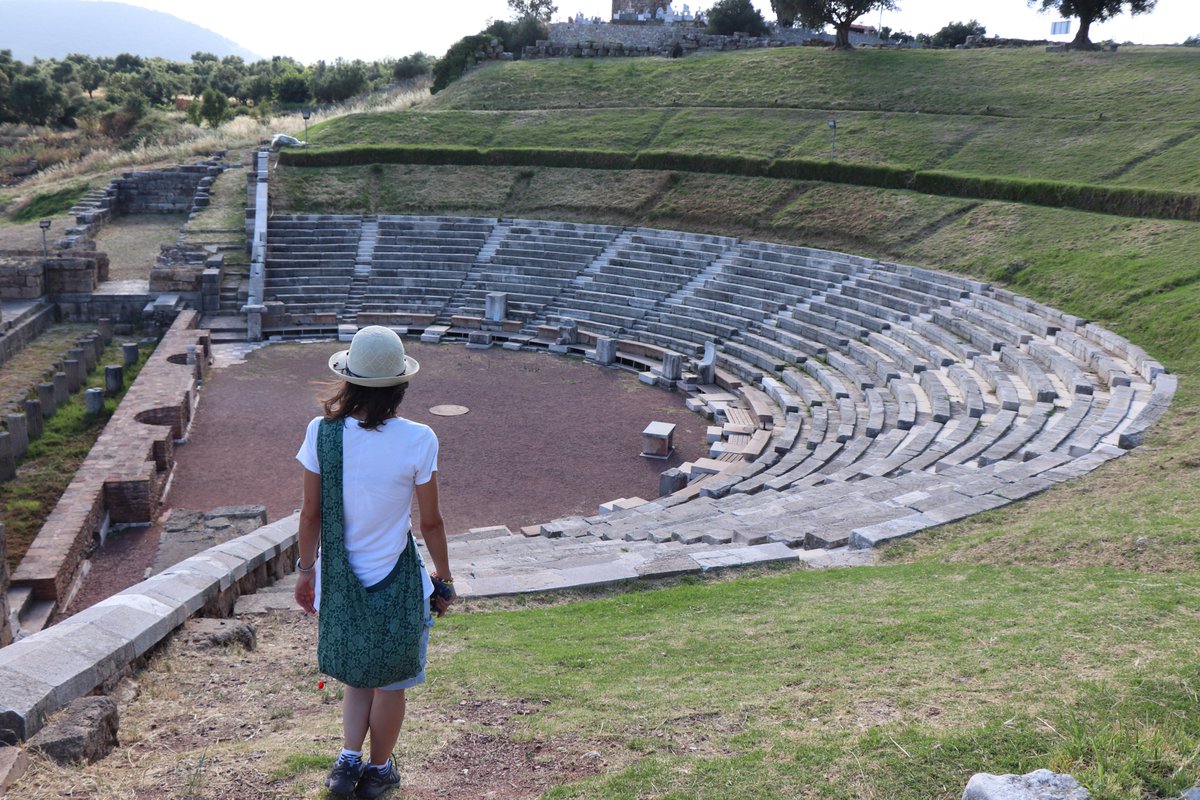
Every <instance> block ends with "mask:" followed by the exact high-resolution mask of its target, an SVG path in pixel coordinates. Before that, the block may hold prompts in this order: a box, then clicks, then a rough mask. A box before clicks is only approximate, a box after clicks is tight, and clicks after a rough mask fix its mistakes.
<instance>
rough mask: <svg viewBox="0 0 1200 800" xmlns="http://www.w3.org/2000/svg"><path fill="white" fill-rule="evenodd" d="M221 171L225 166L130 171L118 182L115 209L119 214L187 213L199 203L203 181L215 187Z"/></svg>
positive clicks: (200, 165)
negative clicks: (214, 180) (198, 194)
mask: <svg viewBox="0 0 1200 800" xmlns="http://www.w3.org/2000/svg"><path fill="white" fill-rule="evenodd" d="M220 173H221V167H219V166H210V165H208V164H188V165H184V166H180V167H175V168H173V169H156V170H145V171H139V172H126V173H125V174H124V175H122V176H121V177H120V178H118V179H117V180H116V181H114V183H115V187H116V204H115V210H116V212H117V213H118V214H186V213H188V212H189V211H191V210H192V208H193V206H194V205H195V200H196V192H197V189H198V188H199V187H200V185H201V182H202V181H205V182H206V185H208V186H211V185H212V181H213V179H214V178H215V177H216V176H217V175H219V174H220ZM205 179H207V180H205Z"/></svg>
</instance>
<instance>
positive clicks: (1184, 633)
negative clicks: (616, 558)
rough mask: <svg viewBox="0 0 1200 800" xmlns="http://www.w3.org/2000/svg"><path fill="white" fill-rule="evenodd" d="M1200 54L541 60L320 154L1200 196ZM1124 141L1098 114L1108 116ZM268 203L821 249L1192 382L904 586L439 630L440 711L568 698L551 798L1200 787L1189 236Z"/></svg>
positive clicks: (689, 600) (825, 195) (772, 186)
mask: <svg viewBox="0 0 1200 800" xmlns="http://www.w3.org/2000/svg"><path fill="white" fill-rule="evenodd" d="M1197 59H1200V51H1184V50H1181V49H1173V50H1165V49H1154V48H1135V49H1132V50H1122V52H1120V53H1118V54H1115V55H1114V54H1096V55H1080V54H1073V55H1070V56H1067V57H1062V56H1051V55H1046V54H1044V53H1037V52H1034V51H968V52H942V53H938V52H925V53H890V52H878V53H877V52H859V53H852V54H838V53H830V52H825V51H814V50H808V49H791V50H784V51H761V52H750V53H735V54H722V55H714V56H703V57H690V58H687V59H681V60H678V61H666V60H657V59H639V60H637V61H636V63H635V62H633V61H629V60H612V61H592V62H583V61H573V60H565V61H549V62H522V63H516V64H506V65H503V66H489V67H486V68H483V69H479V70H476V71H475V72H473V73H472V74H471V75H470V76H468V77H467V78H466V79H464V80H463V81H460V82H458V83H457V84H455V85H454V86H452V87H451V88H450V89H448V90H447V91H446V92H444V93H442V94H439V95H438V96H437V97H436V98H434V100H433V101H432V102H431V103H430V104H428V105H426V106H425V107H424V108H423V109H421V110H420V111H419V112H413V113H412V114H405V115H394V116H379V117H361V118H351V119H348V120H346V121H345V122H344V123H341V124H339V125H330V126H327V127H324V128H322V129H321V131H320V132H319V136H317V137H314V139H316V141H318V142H319V143H322V144H339V143H381V142H413V143H425V144H438V145H450V144H464V145H466V144H469V145H474V146H487V147H502V146H528V145H537V146H541V147H567V148H597V149H611V150H624V151H629V152H635V151H636V152H642V151H647V150H669V151H674V152H683V153H697V154H718V155H722V154H733V155H748V156H759V157H763V158H783V157H821V156H823V155H824V153H825V152H827V150H826V148H827V147H828V138H827V137H828V129H827V128H825V127H823V125H824V120H826V119H827V118H828V116H829V115H830V112H831V111H832V112H834V113H836V116H837V118H838V120H839V151H840V157H841V158H843V159H845V160H848V161H852V162H861V163H868V164H895V165H900V166H905V167H909V168H916V169H946V170H954V171H958V172H968V173H978V174H981V175H1002V176H1015V177H1023V178H1039V179H1067V180H1073V181H1091V182H1097V183H1111V184H1121V185H1127V186H1148V187H1152V188H1171V187H1176V188H1195V187H1196V185H1197V182H1198V180H1197V175H1200V136H1198V135H1197V132H1198V131H1200V128H1198V127H1197V123H1196V120H1195V119H1194V109H1195V108H1196V107H1200V104H1198V103H1197V100H1198V99H1200V82H1198V80H1197V78H1198V77H1200V71H1198V70H1197V69H1196V67H1197V66H1198V65H1200V60H1197ZM1101 115H1103V118H1101ZM274 198H275V200H276V203H277V204H278V205H277V207H283V208H286V209H287V210H288V211H292V212H302V211H342V212H355V211H369V213H388V212H398V213H424V212H429V211H446V210H450V209H469V210H470V211H471V213H479V214H485V215H488V216H504V217H521V216H529V217H535V218H539V217H540V218H547V219H564V220H581V221H592V222H607V223H612V224H618V225H649V226H659V227H669V228H675V229H680V230H692V231H699V232H708V233H724V234H730V235H736V236H743V237H747V238H753V239H759V240H766V241H779V242H785V243H792V244H804V245H812V246H817V247H827V248H831V249H836V250H844V251H849V252H853V253H858V254H863V255H869V256H875V257H880V258H886V259H890V260H897V261H902V262H905V263H913V264H918V265H922V266H928V267H933V268H937V269H943V270H948V271H951V272H956V273H959V274H964V275H971V276H974V277H977V278H980V279H983V280H988V281H992V282H995V283H997V284H1000V285H1004V286H1008V287H1010V288H1012V289H1013V290H1014V291H1017V292H1019V293H1021V294H1025V295H1028V296H1030V297H1033V298H1035V299H1037V300H1039V301H1042V302H1045V303H1048V304H1050V305H1053V306H1056V307H1058V308H1061V309H1063V310H1066V311H1068V312H1071V313H1075V314H1078V315H1081V316H1084V317H1086V318H1089V319H1092V320H1095V321H1097V322H1098V323H1099V324H1102V325H1104V326H1106V327H1108V328H1110V329H1113V330H1115V331H1117V332H1119V333H1121V334H1122V335H1125V336H1127V337H1129V338H1130V339H1131V340H1132V341H1134V342H1135V343H1137V344H1139V345H1141V346H1143V347H1144V348H1146V349H1147V350H1148V351H1149V352H1150V353H1151V355H1153V356H1154V357H1156V358H1159V359H1161V360H1162V361H1163V362H1164V363H1165V364H1166V365H1167V366H1168V367H1169V368H1170V369H1171V370H1172V371H1174V372H1176V373H1177V374H1178V375H1179V376H1180V379H1181V384H1180V392H1179V394H1178V395H1177V397H1176V399H1175V401H1174V403H1173V405H1172V409H1171V411H1170V412H1169V413H1168V414H1167V416H1166V417H1165V418H1164V420H1163V422H1162V423H1161V424H1160V425H1159V426H1158V427H1157V429H1156V430H1155V431H1154V433H1153V436H1152V437H1151V440H1150V441H1149V443H1148V445H1147V446H1146V447H1143V448H1140V449H1139V450H1137V451H1135V452H1133V453H1131V454H1130V455H1128V456H1126V457H1125V458H1122V459H1119V460H1117V461H1115V462H1112V463H1109V464H1107V465H1106V466H1104V467H1103V468H1101V469H1100V470H1097V471H1096V472H1094V473H1092V474H1090V475H1089V476H1087V477H1086V478H1084V479H1081V480H1077V481H1071V482H1068V483H1067V484H1064V485H1060V486H1057V487H1055V488H1054V489H1053V490H1051V491H1048V492H1046V493H1045V494H1043V495H1040V496H1038V497H1035V498H1032V499H1030V500H1028V501H1025V502H1022V503H1019V504H1015V505H1012V506H1008V507H1005V508H1003V509H999V510H996V511H992V512H989V513H986V514H982V515H978V516H976V517H973V518H971V519H968V520H965V521H963V522H960V523H957V524H954V525H949V526H943V527H941V528H937V529H934V530H932V531H927V532H925V533H923V534H922V535H921V536H918V537H915V538H914V539H912V540H909V541H908V542H905V543H903V544H900V545H897V546H893V547H890V548H888V549H886V550H885V551H883V553H882V556H883V559H884V566H881V567H877V568H867V569H855V570H843V571H840V572H835V573H820V574H814V573H805V572H796V573H788V574H782V575H765V576H761V577H754V578H745V577H742V578H739V579H737V580H730V581H728V582H708V581H704V580H700V581H683V582H681V583H680V584H679V585H676V586H673V587H671V588H658V589H650V588H647V587H640V588H641V589H642V590H633V591H630V592H629V593H626V594H620V595H616V596H611V597H608V598H606V599H590V600H582V601H572V602H567V601H560V602H557V603H555V604H551V605H549V606H542V605H541V604H540V603H539V601H538V600H536V599H529V600H521V601H513V602H514V603H515V604H516V605H518V606H521V605H523V606H525V607H524V608H523V610H520V611H505V612H498V611H497V612H488V613H473V614H461V615H454V616H451V617H450V618H448V619H447V620H444V621H443V622H442V623H440V627H439V629H438V631H437V635H436V637H435V651H436V652H435V654H434V664H435V665H437V666H436V667H435V669H434V671H433V672H432V673H431V683H430V686H429V687H428V690H427V691H428V699H427V702H430V703H432V704H434V705H435V706H437V707H439V708H442V709H444V710H445V714H446V715H448V716H449V717H451V718H452V717H453V716H454V715H455V714H456V713H457V712H456V711H455V709H456V708H457V704H458V703H459V702H460V700H461V699H462V698H463V697H464V696H465V697H475V698H494V699H498V700H516V699H525V700H529V701H535V702H540V701H546V705H545V707H544V710H543V711H542V712H540V713H538V714H535V715H532V716H523V717H518V718H515V719H514V720H513V721H511V722H509V723H508V724H507V726H506V727H505V728H504V731H503V732H504V735H506V736H508V737H510V738H512V739H515V740H517V741H535V740H537V741H545V742H547V743H548V744H549V745H551V746H555V745H559V746H564V747H567V748H568V749H571V748H575V747H578V748H579V750H580V752H583V751H586V750H590V749H594V750H597V751H598V752H600V753H602V755H603V758H604V761H605V763H606V764H607V767H606V768H605V769H604V770H603V771H602V773H601V774H599V775H595V776H593V777H590V778H586V779H582V780H578V781H574V782H570V783H568V784H566V785H563V786H559V787H556V788H554V789H552V790H550V791H549V792H548V793H547V794H546V795H545V796H546V797H550V798H631V800H632V799H633V798H655V799H656V800H662V799H663V798H680V799H682V798H714V799H715V798H722V799H723V798H761V797H782V798H882V797H888V798H929V797H935V798H954V797H959V796H961V793H962V790H963V786H964V785H965V783H966V781H967V779H968V777H969V776H970V775H971V774H972V773H974V772H976V771H988V772H1027V771H1030V770H1032V769H1036V768H1039V767H1049V768H1051V769H1054V770H1058V771H1063V772H1070V773H1072V774H1074V775H1075V776H1076V777H1077V778H1079V779H1080V780H1081V781H1082V782H1083V783H1084V784H1085V785H1086V786H1088V788H1089V789H1090V790H1091V792H1092V796H1093V797H1096V798H1100V799H1101V800H1141V799H1142V798H1156V797H1161V798H1168V797H1177V796H1178V795H1179V793H1180V792H1181V791H1182V790H1183V789H1185V788H1187V787H1189V786H1192V785H1196V784H1200V716H1198V715H1197V714H1196V713H1195V708H1196V705H1197V702H1198V699H1197V698H1198V692H1200V668H1198V667H1197V666H1196V664H1197V661H1196V645H1195V642H1196V641H1197V638H1198V634H1200V605H1198V601H1197V600H1196V597H1197V593H1196V589H1197V588H1198V587H1197V580H1198V578H1197V567H1198V566H1200V536H1198V535H1197V533H1196V532H1197V531H1198V530H1200V474H1198V473H1197V469H1198V468H1200V382H1198V381H1197V380H1196V379H1197V377H1198V376H1200V324H1198V323H1197V319H1200V267H1198V266H1197V262H1196V257H1195V254H1196V253H1197V252H1200V224H1197V223H1185V222H1165V221H1157V220H1145V219H1136V218H1123V217H1115V216H1106V215H1100V214H1087V213H1082V212H1079V211H1072V210H1067V209H1054V208H1041V207H1033V206H1024V205H1019V204H1014V203H1002V202H995V201H987V200H969V199H958V198H953V197H939V196H931V195H923V194H918V193H915V192H909V191H884V190H876V189H870V188H864V187H855V186H848V185H834V184H821V183H813V182H805V181H786V180H774V179H767V178H750V177H735V176H729V175H712V174H699V173H681V172H667V171H653V170H637V171H630V172H616V171H601V170H586V169H572V170H563V169H551V168H541V167H537V168H535V167H521V168H514V167H492V168H488V167H470V168H462V169H456V168H454V167H435V166H415V165H407V166H397V165H377V166H374V167H345V168H338V169H298V168H294V167H288V166H284V167H281V168H280V170H279V172H278V175H277V184H276V193H275V195H274Z"/></svg>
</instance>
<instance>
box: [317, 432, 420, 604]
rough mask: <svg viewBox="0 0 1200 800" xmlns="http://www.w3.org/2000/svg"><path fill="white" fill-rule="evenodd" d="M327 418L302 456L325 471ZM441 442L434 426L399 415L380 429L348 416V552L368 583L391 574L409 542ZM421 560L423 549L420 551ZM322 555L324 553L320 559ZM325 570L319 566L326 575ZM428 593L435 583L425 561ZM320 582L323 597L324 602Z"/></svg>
mask: <svg viewBox="0 0 1200 800" xmlns="http://www.w3.org/2000/svg"><path fill="white" fill-rule="evenodd" d="M320 424H321V417H315V418H314V419H313V420H312V421H311V422H310V423H308V429H307V430H306V431H305V433H304V444H303V445H301V446H300V452H298V453H296V460H297V461H299V462H300V463H301V464H302V465H303V466H304V468H305V469H307V470H308V471H310V472H315V473H317V474H318V475H319V474H320V473H321V461H320V459H319V458H318V457H317V430H318V429H319V428H320ZM437 456H438V440H437V435H436V434H434V432H433V429H432V428H430V427H429V426H428V425H422V424H421V423H419V422H413V421H412V420H408V419H404V418H403V417H395V418H393V419H389V420H388V421H387V422H385V423H384V424H383V425H381V426H380V427H379V429H378V430H373V431H371V430H367V429H365V428H363V427H361V426H360V425H359V423H358V420H355V419H346V420H345V427H344V428H343V432H342V499H343V504H344V508H345V541H346V553H347V555H348V556H349V559H350V568H351V569H353V570H354V574H355V575H356V576H358V579H359V580H360V581H362V583H363V585H364V586H371V585H373V584H376V583H378V582H379V581H381V580H383V579H384V578H386V577H387V576H388V573H390V572H391V571H392V568H393V567H395V566H396V560H397V559H399V558H400V554H401V553H403V552H404V548H405V546H406V545H407V544H408V531H409V529H410V528H411V527H412V524H411V521H410V519H409V517H410V512H411V510H412V501H413V491H414V488H415V487H417V486H421V485H423V484H426V483H428V482H429V481H430V480H431V479H432V478H433V473H435V472H437ZM417 558H418V560H420V552H419V551H418V553H417ZM319 561H320V559H319V557H318V563H319ZM320 574H321V571H320V569H318V570H317V576H318V578H319V577H320ZM421 581H422V584H423V585H424V588H425V596H426V597H428V596H429V595H430V594H432V593H433V583H432V582H431V581H430V580H429V574H428V572H427V571H426V569H425V564H424V562H423V561H421ZM320 596H321V595H320V580H318V581H317V601H318V604H319V602H320Z"/></svg>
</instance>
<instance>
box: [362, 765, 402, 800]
mask: <svg viewBox="0 0 1200 800" xmlns="http://www.w3.org/2000/svg"><path fill="white" fill-rule="evenodd" d="M399 785H400V773H399V772H398V771H397V770H396V765H395V764H393V763H392V761H391V760H390V759H389V760H388V763H387V766H386V767H385V768H383V769H376V768H375V767H370V768H368V769H367V771H366V772H364V773H363V776H362V778H361V779H359V781H358V789H356V790H355V792H354V794H355V796H356V797H362V798H365V800H375V798H376V797H379V796H380V795H382V794H383V793H384V792H386V791H388V790H389V789H394V788H396V787H397V786H399Z"/></svg>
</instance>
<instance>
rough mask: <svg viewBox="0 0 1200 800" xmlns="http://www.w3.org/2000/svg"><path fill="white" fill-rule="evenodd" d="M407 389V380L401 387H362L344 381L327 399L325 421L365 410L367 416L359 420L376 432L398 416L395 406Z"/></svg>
mask: <svg viewBox="0 0 1200 800" xmlns="http://www.w3.org/2000/svg"><path fill="white" fill-rule="evenodd" d="M406 389H408V384H407V383H402V384H400V385H399V386H359V385H358V384H357V383H350V382H349V381H343V382H342V385H341V387H340V388H339V389H338V390H337V392H335V393H334V395H333V396H332V397H330V398H329V399H327V400H325V402H324V405H325V420H326V421H327V422H337V421H338V420H343V419H345V418H346V417H352V416H354V415H355V414H357V413H358V412H360V411H362V412H364V414H365V416H364V418H363V419H361V420H359V425H360V426H362V427H364V428H366V429H367V430H370V431H377V430H379V426H380V425H382V424H383V423H385V422H387V421H388V420H389V419H391V418H392V417H394V416H396V409H397V408H399V407H400V403H401V401H403V400H404V392H405V390H406Z"/></svg>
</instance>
